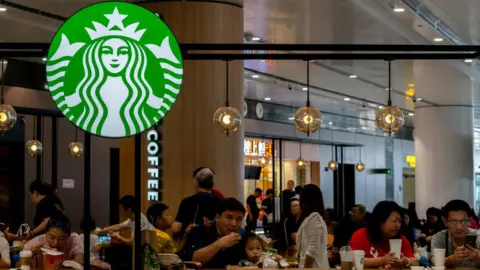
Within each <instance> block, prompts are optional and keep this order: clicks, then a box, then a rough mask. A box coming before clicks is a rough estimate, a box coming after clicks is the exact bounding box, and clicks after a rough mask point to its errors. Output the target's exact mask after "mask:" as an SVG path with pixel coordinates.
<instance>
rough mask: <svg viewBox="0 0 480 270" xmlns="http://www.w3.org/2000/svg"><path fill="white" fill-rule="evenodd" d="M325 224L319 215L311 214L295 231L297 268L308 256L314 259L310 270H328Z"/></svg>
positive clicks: (303, 263)
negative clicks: (321, 269)
mask: <svg viewBox="0 0 480 270" xmlns="http://www.w3.org/2000/svg"><path fill="white" fill-rule="evenodd" d="M327 241H328V231H327V224H326V223H325V220H323V218H322V216H320V214H319V213H317V212H314V213H311V214H310V215H309V216H308V217H307V218H305V220H303V222H302V225H300V228H298V231H297V250H298V257H299V258H300V263H299V268H303V267H304V265H305V257H306V256H307V255H308V256H310V257H312V258H314V259H315V261H314V263H313V267H312V268H324V269H328V268H330V266H329V263H328V256H327V255H328V254H327Z"/></svg>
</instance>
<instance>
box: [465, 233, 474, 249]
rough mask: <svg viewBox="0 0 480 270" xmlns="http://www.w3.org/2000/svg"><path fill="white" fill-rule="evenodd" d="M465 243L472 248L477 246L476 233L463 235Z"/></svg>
mask: <svg viewBox="0 0 480 270" xmlns="http://www.w3.org/2000/svg"><path fill="white" fill-rule="evenodd" d="M465 244H466V245H469V246H471V247H473V248H476V247H477V235H476V234H467V236H466V237H465Z"/></svg>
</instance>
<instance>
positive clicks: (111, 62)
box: [47, 8, 183, 137]
mask: <svg viewBox="0 0 480 270" xmlns="http://www.w3.org/2000/svg"><path fill="white" fill-rule="evenodd" d="M105 16H106V17H107V18H108V19H109V24H108V26H104V25H102V24H100V23H97V22H93V25H94V27H95V29H90V28H85V30H86V31H87V32H88V35H89V36H90V38H91V42H89V43H87V44H84V43H73V44H70V42H69V40H68V38H67V37H66V36H64V37H62V41H61V43H64V44H61V45H60V47H59V49H58V50H57V53H55V55H53V57H52V58H53V60H56V59H59V58H62V56H69V55H71V56H72V57H74V56H77V55H75V54H76V53H77V52H78V57H81V67H82V69H83V78H82V79H81V81H80V82H78V84H76V88H75V91H73V93H72V92H70V93H69V94H68V95H67V94H65V95H61V96H62V97H63V98H64V99H65V103H66V106H67V107H68V108H74V107H77V106H80V107H81V110H79V111H81V114H80V115H78V114H77V115H75V116H73V115H72V117H70V120H71V121H73V122H74V123H75V124H76V125H77V126H79V127H81V128H82V129H84V130H87V131H90V132H92V133H94V134H99V135H101V136H106V137H124V136H129V135H132V134H136V133H139V132H142V131H144V130H145V129H147V128H149V127H151V126H152V125H153V124H155V123H156V122H158V120H159V118H160V117H162V116H163V115H164V112H167V111H168V110H169V109H170V106H171V105H172V104H173V102H174V101H175V97H176V95H177V94H178V91H179V86H180V83H181V75H182V74H183V70H182V69H180V68H177V67H175V66H174V65H175V64H177V65H178V64H179V63H180V62H179V60H178V59H177V57H175V55H174V54H173V52H172V50H171V48H170V43H169V37H168V36H167V37H165V38H164V40H163V41H162V43H161V45H160V46H157V45H154V44H145V45H144V44H142V42H140V41H141V38H142V36H143V34H144V32H145V31H146V30H145V29H142V30H137V26H138V24H139V23H133V24H130V25H129V26H126V27H124V25H123V23H122V21H123V19H125V17H127V15H122V14H119V12H118V9H117V8H115V10H114V12H113V13H112V14H106V15H105ZM62 45H63V49H60V48H62ZM57 54H61V55H60V56H57ZM148 54H150V55H151V56H152V57H153V56H155V59H159V60H160V67H161V68H162V69H163V71H164V74H163V75H164V79H166V80H165V82H166V83H165V89H162V91H161V92H160V94H162V95H158V91H154V89H153V88H152V85H151V84H150V83H149V81H148V80H147V78H146V70H147V65H148V62H149V56H148ZM56 56H57V57H56ZM150 59H151V58H150ZM50 60H51V59H49V62H50ZM57 65H58V64H57ZM67 65H68V63H67ZM52 67H53V66H52ZM47 71H48V67H47ZM63 76H65V75H64V74H63ZM178 77H180V79H179V78H178ZM49 86H50V85H49ZM62 86H63V84H62ZM55 90H57V89H53V91H55ZM50 91H52V86H50ZM156 94H157V95H156ZM52 96H54V94H52ZM54 100H55V96H54ZM57 104H58V103H57ZM59 107H60V105H59ZM68 108H66V110H69V109H68ZM149 108H150V109H154V110H155V111H157V112H158V117H153V118H152V117H148V116H147V114H146V110H148V109H149ZM77 111H78V110H77ZM63 112H64V113H66V112H65V110H63ZM72 118H73V119H72Z"/></svg>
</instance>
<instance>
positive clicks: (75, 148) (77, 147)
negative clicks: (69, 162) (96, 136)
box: [68, 142, 83, 157]
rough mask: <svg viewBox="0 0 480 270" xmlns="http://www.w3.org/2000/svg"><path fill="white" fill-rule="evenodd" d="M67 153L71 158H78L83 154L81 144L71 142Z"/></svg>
mask: <svg viewBox="0 0 480 270" xmlns="http://www.w3.org/2000/svg"><path fill="white" fill-rule="evenodd" d="M68 151H69V152H70V155H71V156H73V157H79V156H81V155H82V154H83V144H82V143H81V142H71V143H70V144H69V145H68Z"/></svg>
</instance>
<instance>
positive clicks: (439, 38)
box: [433, 37, 443, 42]
mask: <svg viewBox="0 0 480 270" xmlns="http://www.w3.org/2000/svg"><path fill="white" fill-rule="evenodd" d="M433 41H435V42H442V41H443V38H441V37H436V38H434V39H433Z"/></svg>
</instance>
